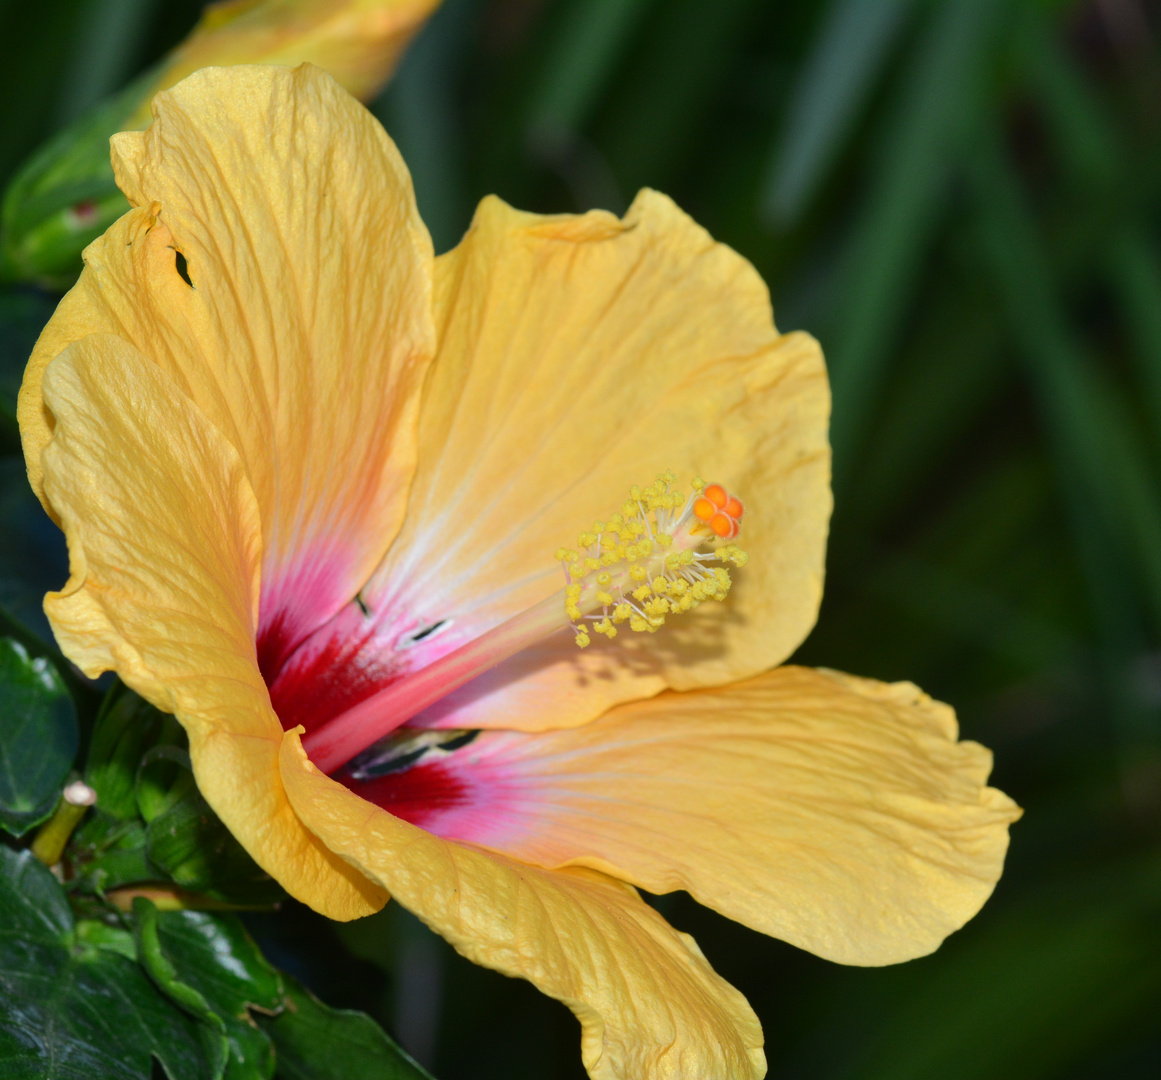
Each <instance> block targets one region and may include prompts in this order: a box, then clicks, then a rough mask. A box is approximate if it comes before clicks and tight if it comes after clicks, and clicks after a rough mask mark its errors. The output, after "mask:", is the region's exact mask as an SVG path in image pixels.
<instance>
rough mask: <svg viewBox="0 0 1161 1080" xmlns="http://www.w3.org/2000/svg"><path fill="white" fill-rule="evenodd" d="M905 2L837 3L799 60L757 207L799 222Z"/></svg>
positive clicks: (886, 50)
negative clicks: (807, 52)
mask: <svg viewBox="0 0 1161 1080" xmlns="http://www.w3.org/2000/svg"><path fill="white" fill-rule="evenodd" d="M910 6H911V0H835V2H834V3H832V4H831V7H830V11H829V13H828V14H827V18H826V23H825V25H824V26H823V27H822V31H821V33H820V34H819V36H818V43H817V45H816V46H815V48H814V50H813V52H812V53H811V55H810V57H809V59H808V60H807V62H806V64H805V65H804V68H803V71H802V74H801V75H800V77H799V81H798V85H797V86H796V87H795V90H794V95H793V98H792V100H791V103H790V113H789V116H788V117H787V120H786V127H785V129H784V130H783V131H782V132H781V133H780V134H779V141H778V147H777V150H776V152H775V155H774V159H773V163H772V166H771V169H770V173H769V176H768V177H767V178H766V182H765V188H766V190H765V193H764V195H763V200H762V201H763V210H764V212H765V215H766V216H767V218H769V219H770V220H771V221H773V222H777V223H778V224H780V225H783V226H787V225H791V224H793V223H794V221H796V220H797V219H798V217H799V216H800V215H801V213H802V211H803V210H804V209H805V208H806V205H807V203H808V202H809V200H810V198H811V197H812V196H813V195H814V193H815V192H816V191H817V190H818V188H819V186H820V185H821V184H822V183H823V182H824V181H825V179H826V174H827V171H828V169H829V168H830V166H831V164H832V163H833V161H834V159H835V157H836V156H837V154H838V151H839V149H840V148H841V146H842V142H843V140H844V139H845V138H846V136H847V135H848V133H849V132H850V129H851V127H852V125H853V124H854V122H855V120H856V119H857V118H858V114H859V111H860V110H861V109H862V108H863V106H864V104H865V102H866V100H867V99H868V98H869V97H870V95H871V91H872V89H873V88H874V85H875V79H876V78H877V76H878V75H879V72H880V71H882V70H883V67H884V66H885V64H886V62H887V59H888V58H889V57H890V55H891V50H892V47H893V46H894V44H895V40H896V38H897V37H898V34H899V31H900V30H901V29H902V27H903V24H904V22H905V16H906V15H907V13H908V8H909V7H910Z"/></svg>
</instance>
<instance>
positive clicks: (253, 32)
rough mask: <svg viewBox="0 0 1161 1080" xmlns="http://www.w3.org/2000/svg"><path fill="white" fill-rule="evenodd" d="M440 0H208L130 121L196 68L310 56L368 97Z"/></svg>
mask: <svg viewBox="0 0 1161 1080" xmlns="http://www.w3.org/2000/svg"><path fill="white" fill-rule="evenodd" d="M438 6H439V0H226V2H225V3H217V4H211V5H210V6H209V7H208V8H207V9H206V11H205V14H203V15H202V17H201V20H200V21H199V22H198V24H197V26H195V27H194V29H193V32H192V33H191V34H190V36H189V37H188V38H186V39H185V41H183V42H182V43H181V44H180V45H179V46H178V47H177V48H176V49H174V50H173V52H172V53H170V54H169V56H167V57H166V59H165V62H164V64H163V65H162V68H161V70H160V71H159V72H158V74H157V78H156V79H155V80H154V81H153V84H152V86H151V87H150V89H149V90H148V91H147V92H146V94H145V95H144V98H145V100H144V105H143V107H142V109H141V110H140V111H139V112H138V113H137V114H136V115H135V116H134V117H133V118H132V119H131V120H130V122H129V125H128V126H129V127H130V128H141V127H145V126H146V125H147V124H148V123H149V120H150V114H149V100H150V98H152V97H153V95H154V94H156V93H158V92H159V91H161V90H168V89H169V88H170V87H171V86H173V85H175V84H176V83H178V82H180V81H181V80H182V79H184V78H185V77H186V76H187V75H192V74H193V73H194V72H195V71H197V70H198V69H199V68H204V67H225V66H227V65H230V64H279V65H281V66H283V67H295V66H296V65H298V64H301V63H304V62H309V63H311V64H317V65H318V66H319V67H321V68H323V69H324V70H326V71H328V72H329V73H330V74H331V75H333V76H334V77H335V78H336V79H337V80H338V81H339V83H340V85H342V86H343V87H344V88H345V89H346V90H348V91H350V93H352V94H354V95H355V96H356V97H357V98H361V99H362V100H364V101H367V100H369V99H370V98H372V97H374V95H375V94H376V93H377V92H378V91H379V89H380V87H382V85H383V84H384V83H385V82H386V81H387V79H388V77H389V76H390V75H391V72H392V71H393V70H394V69H395V65H396V63H397V62H398V60H399V57H400V55H401V54H402V52H403V50H404V48H405V47H406V46H407V43H408V42H409V41H410V40H411V37H412V35H413V34H414V33H415V32H416V31H417V30H418V29H419V27H420V26H422V25H423V22H424V20H425V19H426V18H427V17H428V16H429V15H430V14H431V12H432V11H433V10H434V9H435V8H436V7H438Z"/></svg>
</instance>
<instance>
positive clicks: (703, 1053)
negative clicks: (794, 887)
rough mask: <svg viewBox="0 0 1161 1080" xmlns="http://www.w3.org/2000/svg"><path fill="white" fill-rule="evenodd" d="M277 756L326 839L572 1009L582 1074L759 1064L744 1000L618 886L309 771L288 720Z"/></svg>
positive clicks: (746, 1070)
mask: <svg viewBox="0 0 1161 1080" xmlns="http://www.w3.org/2000/svg"><path fill="white" fill-rule="evenodd" d="M281 761H282V773H283V778H284V781H285V784H286V790H287V793H288V794H289V796H290V800H291V803H292V805H293V806H294V808H295V809H296V810H297V811H298V813H299V815H300V816H301V817H302V819H303V821H304V822H306V824H307V825H308V826H309V827H310V828H311V829H312V830H313V831H314V832H315V833H316V834H317V835H318V836H319V837H321V838H322V840H323V841H324V842H325V843H326V844H327V846H328V847H330V848H331V850H332V851H335V852H337V853H338V854H339V855H341V856H342V857H343V858H344V859H346V860H348V861H349V862H351V863H353V864H354V865H355V866H358V867H359V868H360V869H362V870H363V871H364V872H365V873H367V874H368V875H370V876H371V877H373V878H374V879H375V880H377V881H379V882H380V883H381V884H382V885H383V887H384V888H385V889H388V890H389V891H390V892H391V893H392V895H394V896H395V898H396V899H397V900H399V901H400V902H401V903H403V904H404V905H405V906H407V907H408V908H410V909H411V910H412V911H414V912H415V913H416V914H417V915H418V916H419V917H420V918H421V919H422V920H423V921H424V922H425V923H427V925H428V926H430V927H431V928H432V929H433V930H435V931H436V932H437V933H439V934H442V935H443V936H444V937H445V938H447V940H448V941H449V942H451V944H452V945H453V946H454V947H455V948H456V950H457V951H458V952H460V953H462V954H463V955H464V956H466V957H468V959H470V960H473V961H475V962H476V963H478V964H483V965H484V966H486V967H490V968H494V969H496V970H497V971H502V972H504V973H505V974H507V975H516V976H519V977H521V978H525V979H528V980H529V981H530V982H532V983H533V984H534V985H535V986H537V987H538V988H539V989H540V990H542V991H543V992H544V993H546V994H548V995H549V996H551V997H554V998H556V999H557V1000H559V1001H563V1002H564V1003H565V1004H566V1005H568V1007H569V1008H570V1009H572V1011H573V1012H574V1013H575V1014H576V1016H577V1018H578V1019H579V1020H580V1022H581V1028H582V1034H581V1054H582V1058H583V1060H584V1064H585V1068H586V1069H588V1072H589V1075H590V1076H591V1077H593V1078H594V1080H662V1078H664V1080H678V1078H689V1080H693V1078H697V1080H703V1078H704V1080H709V1078H711V1077H712V1078H713V1080H749V1078H755V1080H756V1078H758V1077H762V1076H764V1075H765V1072H766V1068H765V1059H764V1057H763V1054H762V1050H761V1045H762V1033H761V1028H760V1026H759V1024H758V1020H757V1018H756V1017H755V1016H754V1014H753V1012H752V1011H751V1009H750V1007H749V1006H748V1005H747V1004H746V1001H745V999H744V998H743V997H742V996H741V994H739V993H738V992H737V990H735V989H734V988H733V987H732V986H730V985H729V984H728V983H726V982H725V981H723V980H722V979H721V978H720V977H719V976H718V975H716V974H715V973H714V971H713V969H712V968H711V967H710V966H709V964H708V963H707V962H706V960H705V958H704V957H703V956H702V954H701V951H700V950H699V949H698V947H697V945H696V943H695V942H694V941H693V939H692V938H690V937H688V936H687V935H685V934H680V933H678V932H677V931H675V930H673V929H672V928H671V927H670V926H669V925H668V924H667V923H666V922H665V921H664V920H663V919H662V918H661V917H660V916H659V915H658V914H657V913H656V912H655V911H654V910H653V909H652V908H650V907H649V906H648V905H646V904H645V903H644V902H642V901H641V899H640V898H639V897H638V896H637V894H636V892H635V890H633V889H632V888H630V887H629V886H626V885H624V884H622V883H621V882H618V881H614V880H612V879H610V878H608V877H606V876H604V875H603V874H598V873H594V872H593V871H590V870H564V871H545V870H539V869H537V868H535V867H532V866H526V865H522V864H521V863H519V862H516V861H513V860H511V859H507V858H505V857H504V856H502V855H497V854H494V853H488V852H484V851H481V850H478V849H476V848H472V847H466V846H463V845H460V844H455V843H449V842H447V841H444V840H440V839H438V838H436V837H434V836H432V835H430V834H429V833H426V832H424V831H423V830H421V829H418V828H416V827H415V826H413V825H409V824H408V823H407V822H405V821H401V820H400V819H398V818H396V817H392V816H391V815H390V814H388V813H385V812H384V811H382V810H379V809H377V808H376V807H373V806H371V805H370V804H369V803H367V802H364V801H363V800H362V799H359V798H358V797H356V796H355V795H352V794H351V793H350V792H349V791H348V790H347V789H346V788H344V787H342V786H341V785H339V784H337V783H335V782H334V781H333V780H331V779H329V778H328V777H326V776H324V775H323V774H322V773H320V772H318V770H316V769H315V768H314V766H313V765H312V764H311V763H310V762H309V761H308V760H307V759H306V755H305V754H304V753H303V751H302V744H301V742H299V739H298V736H297V733H296V732H289V733H288V734H287V736H286V740H285V742H284V744H283V750H282V758H281Z"/></svg>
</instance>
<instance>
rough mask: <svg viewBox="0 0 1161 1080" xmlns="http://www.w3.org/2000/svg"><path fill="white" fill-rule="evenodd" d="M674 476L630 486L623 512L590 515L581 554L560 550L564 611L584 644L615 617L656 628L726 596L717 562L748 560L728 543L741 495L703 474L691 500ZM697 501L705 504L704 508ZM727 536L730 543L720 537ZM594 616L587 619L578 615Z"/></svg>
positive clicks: (609, 630) (608, 631) (607, 629)
mask: <svg viewBox="0 0 1161 1080" xmlns="http://www.w3.org/2000/svg"><path fill="white" fill-rule="evenodd" d="M676 480H677V478H676V476H675V475H674V473H673V472H671V471H667V472H663V473H659V474H658V475H657V477H656V479H655V480H654V481H653V482H652V483H650V484H647V485H644V486H635V487H633V488H631V489H630V491H629V498H628V499H627V500H626V501H625V503H624V504H623V505H622V507H621V512H620V513H618V514H614V515H612V516H611V517H610V518H609V519H608V520H607V521H599V520H598V521H594V522H593V526H592V529H591V530H590V531H585V532H581V533H580V534H579V535H578V536H577V546H578V548H579V549H580V553H579V554H578V552H577V551H574V550H572V549H570V548H558V549H557V551H556V558H557V559H558V560H559V561H560V562H562V563H563V564H564V566H565V570H566V572H567V573H568V575H569V578H570V581H569V583H568V585H567V587H566V590H565V611H566V613H567V615H568V617H569V619H570V620H571V621H572V622H573V623H574V624H579V625H574V627H573V629H574V631H575V633H576V641H577V644H578V645H579V646H580V647H581V648H584V647H585V646H586V645H588V644H589V643H590V642H591V640H592V636H591V635H592V634H602V635H604V636H606V637H610V638H611V637H614V636H615V635H616V633H617V631H616V626H617V625H619V624H622V623H625V622H627V623H628V624H629V626H630V628H631V629H633V630H636V631H638V632H648V633H653V632H654V631H656V630H657V629H658V628H659V627H660V626H662V625H663V624H664V623H665V619H666V616H667V615H670V614H677V613H680V612H684V611H690V610H692V609H693V608H696V607H698V606H699V605H700V604H702V603H705V602H706V601H709V600H721V599H723V598H724V597H725V596H726V594H727V593H728V592H729V590H730V586H731V579H730V574H729V571H727V570H726V569H725V566H724V565H722V564H724V563H729V564H732V565H734V566H744V565H745V564H746V562H747V561H748V558H749V557H748V556H747V555H746V553H745V552H744V551H742V550H741V549H740V548H739V547H738V546H737V544H734V543H732V539H733V537H734V536H736V535H737V532H738V528H739V522H740V520H741V517H742V514H743V510H744V507H743V505H742V500H741V499H740V498H738V497H736V496H734V495H731V494H729V492H727V491H726V489H725V488H724V487H722V485H721V484H711V485H709V486H708V487H707V486H706V484H705V481H703V480H702V479H701V478H700V477H698V478H696V479H695V481H694V485H693V497H692V499H687V498H686V496H685V494H684V493H683V492H682V491H679V490H677V489H676V488H675V487H674V485H675V483H676ZM698 500H700V501H701V503H704V504H705V506H704V507H701V509H699V506H700V503H699V502H698ZM707 507H708V510H707V509H706V508H707ZM703 510H705V513H703V512H702V511H703ZM715 513H716V514H718V516H724V517H725V518H728V519H729V520H728V521H725V523H724V525H723V526H722V527H721V528H717V527H716V526H715V524H714V522H716V520H717V518H716V517H715ZM707 514H708V517H707V516H706V515H707ZM707 521H709V522H710V524H709V525H708V526H707ZM727 526H728V527H727ZM727 540H728V541H731V542H723V541H727ZM714 544H719V545H720V546H718V547H717V548H714V547H713V545H714ZM710 563H714V564H716V565H709V564H710ZM628 597H631V598H632V600H633V603H630V602H629V600H628ZM636 605H639V606H636ZM592 616H595V618H593V619H592V622H591V624H589V625H586V624H585V623H584V622H583V620H585V619H587V618H589V617H592Z"/></svg>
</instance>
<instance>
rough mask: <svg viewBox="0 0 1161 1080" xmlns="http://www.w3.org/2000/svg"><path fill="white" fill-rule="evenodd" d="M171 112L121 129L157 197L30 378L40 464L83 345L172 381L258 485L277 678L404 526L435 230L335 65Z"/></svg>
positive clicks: (112, 239)
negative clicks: (332, 71) (73, 355)
mask: <svg viewBox="0 0 1161 1080" xmlns="http://www.w3.org/2000/svg"><path fill="white" fill-rule="evenodd" d="M154 111H155V115H156V120H155V122H154V123H153V125H152V127H150V128H149V130H148V131H146V132H128V133H123V134H121V135H118V136H116V137H115V138H114V140H113V159H114V165H115V168H116V172H117V182H118V184H119V185H120V186H121V188H122V190H124V191H125V194H126V195H127V196H128V197H129V200H130V202H131V203H133V204H134V205H135V206H136V207H137V209H135V210H133V211H131V212H130V213H129V214H127V215H126V216H125V217H123V218H122V219H121V220H120V221H119V222H117V223H116V224H115V225H114V226H113V227H112V228H111V229H110V230H109V231H108V232H107V233H106V234H105V236H104V237H102V238H101V239H100V240H98V241H96V242H95V243H94V244H92V245H91V246H90V247H89V248H88V249H87V251H86V264H87V265H86V269H85V271H84V272H83V273H82V275H81V278H80V280H79V281H78V283H77V285H76V287H75V288H74V289H73V290H72V291H71V292H70V293H69V294H68V296H67V297H66V298H65V300H64V301H63V302H62V304H61V306H60V308H59V309H58V311H57V313H56V314H55V315H54V316H53V318H52V320H51V321H50V322H49V324H48V327H47V328H46V329H45V332H44V334H43V335H42V336H41V339H40V341H39V342H38V343H37V347H36V350H35V352H34V354H33V357H32V359H31V361H30V363H29V367H28V370H27V372H26V374H25V380H24V385H23V387H22V390H21V401H20V423H21V432H22V436H23V439H24V445H25V455H26V459H27V462H28V466H29V475H30V478H31V480H32V483H33V486H34V488H36V489H37V490H38V492H40V490H41V479H40V451H41V449H42V448H43V446H44V444H45V443H46V442H47V440H48V438H49V437H50V435H51V420H50V418H49V416H48V415H47V414H46V412H45V409H44V405H43V402H42V401H41V399H40V379H41V375H42V373H43V371H44V367H45V365H46V364H47V363H48V362H49V361H50V360H51V359H52V358H53V357H54V356H55V355H57V354H58V353H59V352H60V351H61V350H62V349H64V348H65V347H66V346H67V345H68V344H69V343H70V342H72V341H75V340H78V339H79V338H81V337H84V336H85V335H87V334H90V333H102V332H108V333H112V334H116V335H117V336H118V337H121V338H123V339H124V340H125V341H127V342H129V343H130V344H131V345H133V346H134V348H136V349H137V350H138V351H139V352H140V353H142V354H143V355H144V356H146V357H148V358H149V359H150V360H151V361H153V362H154V363H155V364H157V365H158V367H159V368H161V369H162V370H163V371H165V372H167V373H168V374H170V375H171V376H172V377H173V379H174V380H175V381H176V383H177V385H178V386H179V387H180V388H181V389H182V390H183V391H184V392H185V393H186V394H187V395H188V396H189V397H190V398H191V399H192V400H193V401H194V402H195V403H196V404H197V405H198V406H199V407H200V409H201V410H202V412H203V413H204V414H205V415H206V417H207V418H208V419H209V420H210V422H211V423H213V424H214V425H215V426H217V427H218V428H219V429H220V430H221V431H222V432H223V434H224V435H225V436H226V438H227V439H228V440H229V441H230V442H231V443H232V444H233V445H234V447H235V449H236V450H237V451H238V453H239V454H240V456H241V459H242V461H243V463H244V465H245V468H246V472H247V475H248V477H249V480H250V483H251V485H252V487H253V489H254V492H255V495H256V496H257V499H258V507H259V511H260V514H261V520H262V544H263V552H262V604H261V626H260V631H261V641H260V658H261V659H262V661H263V667H264V669H266V670H268V671H277V668H278V666H279V664H280V663H281V660H282V658H283V657H284V656H285V655H286V654H287V653H288V652H289V651H290V649H291V648H292V647H293V646H294V644H295V643H296V642H297V641H298V640H299V639H301V638H302V637H303V636H304V635H305V634H306V633H308V632H309V631H310V630H312V629H314V628H315V627H316V626H318V625H319V624H320V623H321V622H323V621H324V620H325V619H326V618H328V617H329V616H330V615H331V614H333V612H334V611H336V610H338V609H339V608H340V607H341V606H342V605H343V604H345V603H346V602H348V601H349V600H350V599H351V597H352V596H354V595H355V593H356V592H357V591H358V589H359V587H360V586H361V585H362V584H363V582H364V581H365V580H366V578H367V575H368V574H369V573H370V572H371V570H372V569H373V568H374V566H375V565H376V563H377V562H378V561H379V559H380V558H381V557H382V554H383V552H384V551H385V550H386V548H387V546H388V544H389V543H390V541H391V538H392V536H393V535H394V534H395V532H396V531H397V529H398V528H399V524H400V522H401V520H402V516H403V511H404V505H405V502H406V496H407V486H408V483H409V482H410V477H411V474H412V470H413V468H414V462H415V431H414V426H415V417H416V414H417V408H418V392H419V387H420V382H421V380H422V377H423V374H424V371H425V370H426V366H427V362H428V360H429V357H430V354H431V349H432V328H431V312H430V304H431V272H432V271H431V244H430V240H429V238H428V236H427V232H426V230H425V229H424V228H423V225H422V223H421V222H420V221H419V218H418V216H417V213H416V209H415V202H414V197H413V193H412V189H411V181H410V178H409V177H408V174H407V171H406V168H405V167H404V165H403V162H402V160H401V159H400V158H399V154H398V152H397V151H396V149H395V147H394V145H393V144H392V143H391V141H390V140H389V139H388V138H387V136H386V135H385V134H384V132H383V129H382V128H381V127H380V126H379V125H378V123H376V122H375V120H374V119H373V118H372V117H371V116H370V114H369V113H367V111H366V110H365V109H363V108H362V107H361V106H360V105H359V104H358V103H357V102H355V101H354V100H353V99H352V98H351V97H350V96H349V95H347V94H346V93H345V92H344V91H343V90H342V89H341V88H340V87H339V86H338V85H337V84H336V83H335V82H334V80H333V79H331V78H330V76H328V75H326V74H324V73H323V72H321V71H319V70H318V69H317V68H311V67H307V66H304V67H301V68H299V69H297V70H295V71H293V72H291V71H286V70H283V69H280V68H273V67H237V68H215V69H208V70H205V71H201V72H198V73H197V74H196V75H193V76H191V77H190V78H188V79H187V80H185V81H184V82H183V83H181V84H180V85H178V86H176V87H174V89H173V90H170V91H168V92H166V93H164V94H161V95H159V96H158V97H157V99H156V100H155V102H154ZM179 253H180V256H181V258H182V259H184V264H183V263H181V262H180V261H179V258H178V256H179ZM183 269H184V271H185V272H186V273H187V274H188V277H189V280H190V282H192V284H187V282H186V281H185V280H184V279H183V276H182V271H183ZM50 509H51V508H50Z"/></svg>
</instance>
